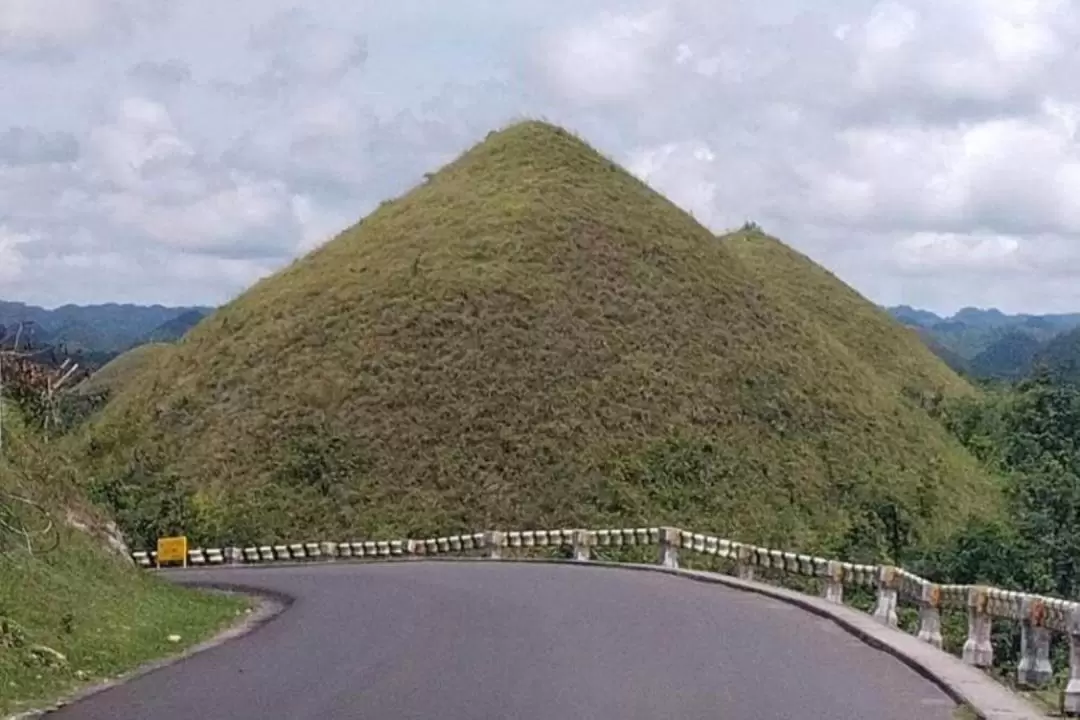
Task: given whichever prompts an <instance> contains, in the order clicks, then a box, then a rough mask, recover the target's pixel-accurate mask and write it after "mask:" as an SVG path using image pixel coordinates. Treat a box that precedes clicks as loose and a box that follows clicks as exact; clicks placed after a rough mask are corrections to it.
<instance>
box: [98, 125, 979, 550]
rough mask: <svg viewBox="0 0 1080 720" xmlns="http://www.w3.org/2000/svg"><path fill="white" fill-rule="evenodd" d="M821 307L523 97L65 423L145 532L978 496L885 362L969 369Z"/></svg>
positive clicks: (806, 512) (902, 504) (858, 504)
mask: <svg viewBox="0 0 1080 720" xmlns="http://www.w3.org/2000/svg"><path fill="white" fill-rule="evenodd" d="M844 302H849V303H851V304H853V305H857V304H858V301H857V299H855V298H849V299H847V300H844ZM867 307H868V308H869V305H867ZM870 311H871V312H876V311H873V310H872V309H871V310H870ZM874 317H875V318H876V317H878V316H877V315H875V316H874ZM831 322H833V321H832V320H824V319H823V320H821V321H820V322H819V321H816V320H814V319H812V318H808V317H807V316H806V315H805V314H803V313H801V312H796V311H795V310H794V309H793V308H792V304H791V303H790V302H788V301H784V300H782V299H779V298H778V297H776V294H775V293H774V292H772V291H770V290H769V289H768V288H766V287H764V286H763V285H762V283H761V281H760V279H759V278H758V277H757V276H756V274H755V273H754V272H752V271H751V270H750V269H748V267H747V266H746V265H745V264H744V262H743V260H740V259H739V257H737V255H736V254H735V253H733V252H732V251H731V250H730V249H729V248H728V247H726V246H725V244H724V243H721V242H718V241H717V240H716V238H715V237H714V236H713V234H712V233H711V232H709V231H708V230H707V229H705V228H704V227H702V226H700V225H699V224H697V223H696V222H695V221H694V220H693V219H692V218H691V217H690V216H689V215H688V214H686V213H685V212H683V211H681V210H680V209H679V208H677V207H676V206H675V205H673V204H672V203H670V202H669V201H667V200H666V199H664V198H663V197H661V196H660V195H658V194H657V193H655V192H654V191H652V190H651V189H649V188H648V187H647V186H646V185H644V184H643V183H641V182H640V181H638V180H637V179H635V178H634V177H632V176H631V175H629V174H628V173H626V172H625V171H624V170H622V169H621V168H619V167H618V166H616V165H615V164H614V163H612V162H610V161H609V160H607V159H605V158H603V157H602V156H600V155H599V154H597V153H596V152H595V151H593V150H592V149H591V148H589V147H588V146H587V145H586V144H584V143H582V142H581V141H579V140H577V139H576V138H574V137H572V136H571V135H569V134H567V133H566V132H564V131H562V130H560V129H557V128H554V127H552V126H549V125H546V124H543V123H537V122H527V123H522V124H518V125H515V126H513V127H510V128H508V129H506V130H503V131H501V132H498V133H492V134H491V135H489V137H488V138H487V140H485V141H484V142H483V143H481V144H480V145H478V146H477V147H475V148H473V149H472V150H470V151H469V152H467V153H465V154H464V155H462V156H461V157H460V158H458V159H457V160H455V161H454V162H452V163H450V164H449V165H448V166H446V167H445V168H443V169H442V170H440V171H439V172H437V173H435V174H434V175H433V176H431V177H430V179H429V181H428V182H426V183H425V184H424V185H422V186H420V187H418V188H416V189H415V190H413V191H412V192H410V193H409V194H407V195H405V196H404V197H402V198H399V199H398V200H396V201H394V202H391V203H386V204H384V205H383V206H382V207H380V208H379V209H378V210H377V211H376V212H374V213H372V214H371V215H370V216H368V217H366V218H364V219H363V220H362V221H361V222H360V223H358V224H357V225H356V226H354V227H352V228H350V229H349V230H347V231H345V232H344V233H342V234H341V235H340V236H338V237H337V238H335V239H334V240H333V241H331V242H330V243H328V244H327V245H325V246H323V247H322V248H320V249H318V250H316V251H315V252H313V253H311V254H310V255H308V256H307V257H305V258H303V259H301V260H299V261H297V262H295V263H294V264H293V265H291V266H290V267H288V268H286V269H284V270H283V271H281V272H279V273H277V274H276V275H274V276H272V277H270V278H267V279H265V280H264V281H261V282H259V283H258V284H256V285H255V286H254V287H252V288H251V289H250V290H248V291H247V292H246V293H244V294H243V295H242V296H240V297H239V298H237V299H236V300H234V301H233V302H231V303H229V304H228V305H227V306H225V307H223V308H221V309H219V310H218V311H217V312H215V313H214V314H213V315H212V316H211V317H209V318H208V319H206V320H204V321H203V322H202V323H200V324H199V325H198V327H196V328H194V329H193V330H192V331H191V332H190V333H188V334H187V335H186V336H185V338H184V339H183V340H182V341H181V342H180V343H179V344H178V345H177V346H175V347H174V348H171V349H170V350H169V351H168V352H166V353H163V354H162V355H161V356H159V357H156V358H154V360H153V362H152V363H151V365H150V367H148V368H146V370H145V371H143V372H140V373H138V375H137V377H136V378H135V379H134V380H133V382H131V383H128V384H126V385H125V387H124V389H123V391H122V392H121V393H119V395H118V396H117V397H116V398H115V399H114V400H113V402H112V403H110V405H109V406H108V407H106V409H105V411H104V412H103V414H102V416H101V418H100V420H99V421H98V422H97V423H95V424H94V425H93V426H92V427H91V429H90V431H89V434H88V437H87V438H86V445H85V446H84V449H85V450H86V451H87V452H88V454H89V455H90V456H91V457H92V458H93V467H94V474H95V491H96V492H97V493H98V496H99V497H102V498H104V499H107V500H109V501H110V502H111V503H112V504H113V506H114V507H115V508H117V512H118V516H119V519H120V520H121V521H122V522H123V524H124V526H125V528H126V529H127V530H128V531H129V532H130V533H131V534H132V535H133V537H134V538H135V540H136V542H139V541H146V540H149V539H150V538H152V537H153V535H154V534H155V533H157V532H159V531H171V530H174V529H180V528H183V529H184V530H185V531H186V532H188V533H189V534H191V535H192V536H194V537H195V538H196V539H199V538H205V539H207V540H210V539H213V540H214V541H215V542H224V541H235V542H249V541H264V540H271V539H284V538H318V537H344V536H346V535H352V536H370V535H385V534H390V533H418V534H422V533H427V532H433V531H437V530H438V531H454V530H459V529H460V530H464V529H474V528H483V527H492V526H513V527H526V526H555V527H565V526H574V525H581V524H585V523H589V524H596V523H620V524H623V523H630V524H639V523H645V522H650V523H657V522H672V523H683V524H686V525H688V526H693V527H700V528H705V529H714V530H716V531H718V532H725V533H732V534H736V535H738V536H740V537H744V538H747V539H748V540H758V541H763V542H776V543H785V544H790V543H798V544H799V545H801V546H803V547H806V548H824V547H826V546H828V547H834V548H835V547H839V546H843V547H846V548H850V547H854V546H858V547H860V548H867V547H869V548H870V549H869V550H867V552H871V551H872V550H873V549H874V548H873V547H871V546H874V544H875V543H878V542H880V541H881V538H883V537H884V536H885V535H886V534H891V535H896V534H897V533H900V534H901V535H906V534H907V533H908V530H910V534H911V535H912V536H913V537H930V536H933V535H935V534H937V533H940V532H943V531H945V530H947V529H949V528H950V527H951V526H952V524H954V523H956V522H958V521H960V520H961V519H962V518H964V517H966V516H967V515H969V514H970V513H972V512H984V511H991V510H992V509H993V506H994V504H995V501H996V500H995V498H996V491H995V486H994V483H993V481H992V480H991V479H990V478H988V477H987V476H986V475H984V474H983V473H982V472H981V471H980V470H979V469H978V468H977V467H976V465H975V463H974V462H973V461H972V459H971V458H970V457H969V456H968V455H967V454H966V453H965V452H964V451H963V450H961V449H960V448H959V447H958V446H957V445H956V444H955V443H953V442H952V441H950V440H949V438H948V437H947V436H946V434H945V432H944V431H943V430H942V429H941V428H940V427H939V426H938V425H937V424H936V423H935V422H933V421H932V420H931V419H930V418H929V417H928V416H927V414H926V413H925V412H924V411H923V410H921V409H920V408H919V407H918V404H917V402H915V401H914V400H911V399H909V398H908V397H907V396H905V395H904V393H902V392H901V386H905V387H917V388H918V390H919V392H923V391H925V392H933V391H935V390H939V391H941V392H943V393H962V392H967V391H968V388H967V386H965V385H964V384H963V383H962V382H961V381H959V380H958V379H957V378H956V377H955V376H954V375H952V374H950V373H949V372H948V371H947V370H944V369H943V367H942V365H941V364H940V363H939V362H938V361H937V360H935V359H933V358H929V359H927V358H925V356H924V357H923V360H919V359H918V358H919V356H918V355H916V356H915V358H916V359H914V360H911V361H908V360H904V359H902V358H900V359H897V358H892V364H891V365H890V366H888V367H884V368H883V369H878V368H877V367H875V366H873V365H872V364H871V363H870V362H868V361H867V360H866V359H864V358H861V357H860V355H859V352H858V351H857V350H856V348H855V346H856V344H857V343H856V340H857V339H858V337H859V333H858V326H857V325H856V326H853V327H851V328H849V329H848V330H846V331H843V334H844V338H845V339H844V340H842V339H839V338H838V336H837V334H840V333H841V331H840V330H836V332H835V333H834V332H831V331H828V330H826V329H824V327H823V326H824V325H825V324H826V323H831ZM874 332H877V333H881V334H883V335H888V334H889V333H890V332H892V333H894V337H895V338H896V342H903V338H904V337H905V336H904V335H903V332H904V331H903V330H902V329H900V328H899V327H897V326H889V325H882V326H880V327H877V326H875V329H874ZM847 340H850V342H851V344H850V345H849V344H846V341H847ZM882 342H884V340H882ZM882 353H883V355H882V357H885V356H886V355H887V354H888V351H887V350H882ZM889 523H892V525H889ZM886 526H888V527H889V528H891V530H889V529H888V528H887V527H886ZM893 531H895V532H893Z"/></svg>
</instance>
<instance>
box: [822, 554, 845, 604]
mask: <svg viewBox="0 0 1080 720" xmlns="http://www.w3.org/2000/svg"><path fill="white" fill-rule="evenodd" d="M824 594H825V599H826V600H828V601H829V602H831V603H836V604H837V605H841V604H843V602H844V564H843V563H841V562H839V561H837V560H830V561H829V562H828V563H827V564H826V566H825V592H824Z"/></svg>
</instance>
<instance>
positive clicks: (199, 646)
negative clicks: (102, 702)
mask: <svg viewBox="0 0 1080 720" xmlns="http://www.w3.org/2000/svg"><path fill="white" fill-rule="evenodd" d="M199 585H200V587H204V588H206V589H209V590H217V591H219V592H231V593H238V594H243V595H248V596H250V597H254V598H256V599H257V600H258V601H259V604H258V606H257V607H256V608H255V609H254V610H252V612H250V613H248V614H247V615H245V616H244V619H243V620H241V621H240V622H236V623H233V624H231V625H229V626H228V627H227V628H225V629H224V630H222V631H221V632H219V633H217V634H216V635H214V636H213V637H211V638H208V639H207V640H203V641H202V642H200V643H196V644H195V645H192V646H191V647H188V648H186V649H185V650H184V651H183V652H179V653H176V654H175V655H169V656H167V657H164V658H160V659H158V660H152V661H150V662H147V663H144V664H143V665H140V666H139V667H137V668H135V669H134V670H131V671H129V672H126V673H123V674H122V675H119V676H117V677H115V678H112V679H111V680H106V681H104V682H101V683H96V684H94V685H89V686H87V687H84V688H82V689H80V690H78V691H76V692H74V693H71V694H70V695H65V696H64V697H62V698H61V699H59V700H56V701H54V702H52V703H50V704H49V705H48V706H46V707H42V708H37V709H34V710H27V711H24V712H20V713H18V714H16V715H10V716H8V717H7V719H6V720H31V718H40V717H44V716H46V715H50V714H52V713H54V712H56V711H58V710H60V709H62V708H65V707H67V706H68V705H72V704H74V703H77V702H79V701H80V700H85V699H86V698H88V697H91V696H92V695H97V694H98V693H101V692H105V691H106V690H108V689H110V688H113V687H116V686H117V685H123V684H126V683H129V682H131V681H132V680H135V679H136V678H140V677H143V676H144V675H149V674H150V673H153V672H157V671H158V670H162V669H164V668H167V667H169V666H170V665H175V664H176V663H178V662H181V661H182V660H186V659H187V658H189V657H191V656H192V655H197V654H199V653H201V652H205V651H207V650H210V649H211V648H215V647H217V646H219V645H222V644H224V643H226V642H228V641H229V640H233V639H235V638H238V637H241V636H243V635H247V634H248V633H252V632H254V631H255V630H258V629H259V628H260V627H262V626H263V625H265V624H267V623H268V622H270V621H271V620H273V619H274V618H276V617H277V616H278V615H280V614H281V613H282V612H283V611H284V610H285V609H286V608H288V607H289V606H290V605H292V603H293V600H294V598H292V597H290V596H288V595H285V594H283V593H275V592H271V591H267V590H262V589H256V588H251V587H247V586H245V585H243V584H238V583H199Z"/></svg>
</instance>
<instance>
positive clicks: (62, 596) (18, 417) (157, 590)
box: [0, 367, 248, 717]
mask: <svg viewBox="0 0 1080 720" xmlns="http://www.w3.org/2000/svg"><path fill="white" fill-rule="evenodd" d="M40 372H41V373H48V372H49V370H48V369H43V370H41V371H40ZM35 377H37V376H35ZM28 380H29V381H32V380H33V379H32V378H31V377H29V376H24V375H23V376H20V375H18V374H16V373H15V372H14V371H13V369H12V368H10V367H9V368H7V370H6V374H5V389H6V390H7V391H9V392H5V396H4V398H3V399H4V400H5V402H4V407H3V426H2V431H3V441H2V445H0V715H2V716H5V717H6V716H7V714H8V713H14V712H22V711H24V710H26V709H28V708H31V707H34V706H35V703H38V702H41V701H44V700H47V699H55V697H56V696H58V695H62V694H66V693H68V692H70V691H73V690H74V689H76V688H78V687H80V686H83V685H87V684H90V683H93V682H100V681H102V680H106V679H111V678H114V677H116V676H118V675H119V674H122V673H124V672H127V671H129V670H131V669H133V668H135V667H136V666H138V665H139V664H141V663H143V662H146V661H148V660H151V659H154V658H156V657H159V656H162V655H168V654H170V653H173V652H177V651H179V650H181V649H183V648H186V647H188V646H189V645H191V644H194V643H195V642H198V641H201V640H203V639H205V638H206V637H207V636H208V635H210V634H212V633H213V632H214V631H216V630H217V629H218V628H220V627H222V626H223V625H224V624H225V623H228V622H231V621H233V620H234V619H235V618H236V616H237V615H238V614H239V613H241V612H243V611H244V610H245V609H246V607H247V606H248V603H247V601H246V600H242V599H240V598H236V597H227V596H222V595H207V594H203V593H199V592H195V591H192V590H189V589H184V588H180V587H178V586H173V585H170V584H167V583H165V582H162V581H161V580H159V579H157V578H154V577H153V576H151V575H148V574H146V573H145V572H142V571H138V570H136V569H135V568H134V567H133V566H132V564H131V561H130V559H129V557H128V555H127V552H126V549H125V548H124V547H123V542H122V540H121V539H120V538H119V534H118V531H117V530H116V528H115V526H114V525H112V523H111V522H109V520H108V518H107V517H106V516H104V515H103V513H102V512H101V510H100V509H98V508H95V507H94V506H93V505H91V504H90V503H89V502H88V501H87V499H86V498H85V496H84V494H83V492H82V491H81V489H80V487H79V485H80V484H81V483H80V478H79V470H78V464H77V463H75V462H74V461H73V459H72V458H71V457H70V456H69V455H67V454H66V453H64V452H63V451H62V450H61V449H60V446H59V444H58V443H56V442H46V441H45V439H44V438H43V437H42V436H41V435H40V434H39V433H38V432H37V431H36V430H35V429H34V427H33V425H34V424H33V423H30V422H27V421H24V416H23V412H22V410H21V409H20V404H19V402H18V401H17V399H18V398H20V397H22V398H26V397H31V396H32V395H33V392H32V391H31V389H29V388H22V389H21V390H22V391H21V392H19V393H13V392H10V391H11V390H12V389H13V388H14V387H15V386H16V385H21V384H22V383H24V382H26V381H28ZM174 634H175V635H176V636H178V639H177V638H172V639H170V636H171V635H174Z"/></svg>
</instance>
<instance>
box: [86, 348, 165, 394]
mask: <svg viewBox="0 0 1080 720" xmlns="http://www.w3.org/2000/svg"><path fill="white" fill-rule="evenodd" d="M168 348H169V344H168V343H165V342H156V343H147V344H145V345H137V346H136V347H133V348H132V349H130V350H128V351H127V352H125V353H122V354H120V355H117V356H116V357H115V358H113V359H112V360H110V361H109V362H108V363H106V364H105V365H103V366H102V367H100V368H98V369H97V370H96V371H94V373H93V374H91V375H90V376H89V377H87V378H86V379H85V380H83V381H82V382H80V383H79V384H78V385H76V386H74V388H72V392H73V393H74V394H76V395H83V396H93V395H109V394H111V393H114V392H115V391H116V390H118V389H119V388H120V387H121V386H122V385H123V384H124V383H125V382H127V381H128V380H130V379H131V378H133V377H134V376H135V373H137V372H139V370H141V369H142V368H144V367H146V366H147V365H149V364H150V363H151V362H152V361H153V359H154V358H156V357H160V356H161V355H162V354H163V353H165V352H166V351H167V350H168Z"/></svg>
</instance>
